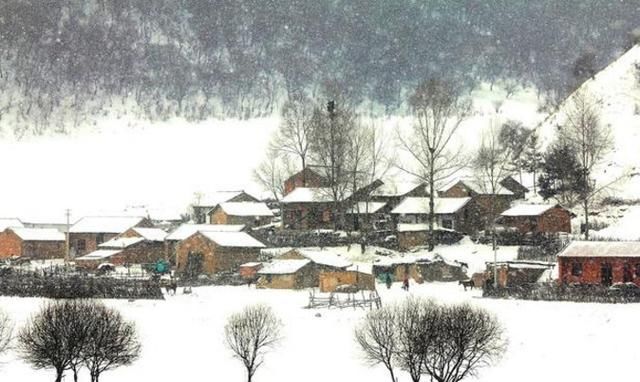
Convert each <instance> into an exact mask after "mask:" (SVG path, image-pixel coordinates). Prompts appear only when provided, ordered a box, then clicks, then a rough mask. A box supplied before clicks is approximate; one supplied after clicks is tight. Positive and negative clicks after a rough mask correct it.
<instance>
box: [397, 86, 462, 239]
mask: <svg viewBox="0 0 640 382" xmlns="http://www.w3.org/2000/svg"><path fill="white" fill-rule="evenodd" d="M409 103H410V105H411V108H412V110H413V115H414V123H413V131H412V134H410V135H409V136H403V134H401V133H400V132H398V139H399V142H400V146H401V147H402V148H403V149H404V150H406V151H407V152H408V153H409V154H410V156H411V157H412V158H413V160H414V162H415V163H416V164H417V166H415V168H409V167H406V166H402V165H400V166H399V167H400V169H401V170H403V171H405V172H407V173H409V174H411V175H414V176H416V177H418V178H419V179H421V180H423V181H425V182H426V183H427V184H428V185H429V238H428V240H429V243H428V244H429V251H432V250H433V248H434V246H435V243H434V237H433V227H434V223H435V210H434V198H435V191H436V188H435V187H436V184H437V183H439V182H441V181H443V180H445V179H447V178H449V177H451V176H453V175H454V174H455V173H457V172H458V171H460V170H461V169H462V168H464V167H465V166H466V165H467V160H466V157H465V156H464V155H463V147H462V145H459V146H457V149H454V150H451V146H452V145H451V142H452V139H453V137H454V136H455V134H456V132H457V131H458V129H459V127H460V124H461V123H462V122H463V121H464V120H465V119H466V118H467V116H468V115H469V112H470V110H471V104H470V103H469V102H467V101H465V100H463V99H462V97H461V96H460V94H459V93H458V91H457V90H456V89H455V88H454V87H453V85H452V84H450V83H448V82H445V81H440V80H435V79H431V80H429V81H425V82H423V83H421V84H420V85H419V86H418V87H417V88H416V90H415V92H414V93H413V95H412V96H411V97H410V98H409Z"/></svg>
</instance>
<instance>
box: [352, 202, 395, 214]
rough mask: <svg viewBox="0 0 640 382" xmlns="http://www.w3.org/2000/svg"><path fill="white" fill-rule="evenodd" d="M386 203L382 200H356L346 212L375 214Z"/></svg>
mask: <svg viewBox="0 0 640 382" xmlns="http://www.w3.org/2000/svg"><path fill="white" fill-rule="evenodd" d="M386 205H387V203H384V202H358V203H357V204H356V205H354V206H353V207H351V208H350V209H349V210H347V213H350V214H357V213H359V214H375V213H376V212H378V211H380V210H381V209H382V208H383V207H384V206H386Z"/></svg>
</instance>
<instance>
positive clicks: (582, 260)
mask: <svg viewBox="0 0 640 382" xmlns="http://www.w3.org/2000/svg"><path fill="white" fill-rule="evenodd" d="M558 267H559V268H558V274H559V278H560V282H561V283H564V284H589V285H604V286H610V285H612V284H615V283H629V282H632V283H634V284H636V285H638V286H640V242H637V241H574V242H572V243H571V244H569V245H568V246H567V247H566V248H565V249H564V250H563V251H562V252H560V254H558Z"/></svg>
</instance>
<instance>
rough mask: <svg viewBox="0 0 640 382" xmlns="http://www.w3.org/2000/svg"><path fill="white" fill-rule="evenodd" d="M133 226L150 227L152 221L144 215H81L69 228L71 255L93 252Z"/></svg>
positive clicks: (78, 255)
mask: <svg viewBox="0 0 640 382" xmlns="http://www.w3.org/2000/svg"><path fill="white" fill-rule="evenodd" d="M133 227H140V228H144V227H147V228H152V227H153V223H152V222H151V221H150V220H149V219H148V218H144V217H132V216H88V217H83V218H82V219H80V220H78V221H77V222H76V223H75V224H74V225H72V226H71V227H70V228H69V245H70V247H71V255H72V256H71V257H80V256H84V255H86V254H88V253H90V252H93V251H95V250H97V249H98V245H100V244H102V243H104V242H106V241H108V240H111V239H113V238H114V237H116V236H118V235H119V234H121V233H123V232H125V231H127V230H128V229H130V228H133Z"/></svg>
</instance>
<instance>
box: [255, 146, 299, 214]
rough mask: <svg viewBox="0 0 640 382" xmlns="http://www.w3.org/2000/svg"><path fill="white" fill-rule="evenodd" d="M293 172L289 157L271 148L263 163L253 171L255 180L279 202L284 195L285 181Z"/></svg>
mask: <svg viewBox="0 0 640 382" xmlns="http://www.w3.org/2000/svg"><path fill="white" fill-rule="evenodd" d="M292 172H293V171H292V166H291V163H290V162H289V156H288V155H287V154H283V153H282V152H281V151H279V150H278V149H276V148H275V147H274V146H270V147H269V148H268V149H267V152H266V154H265V158H264V159H263V161H262V162H261V163H260V165H259V166H258V167H257V168H256V169H255V170H254V171H253V178H254V179H255V180H256V181H257V182H258V183H259V184H260V185H261V186H262V187H264V189H266V190H268V191H269V192H271V194H272V195H273V197H274V199H275V200H277V201H279V200H280V198H281V197H282V196H283V195H284V181H285V180H286V179H287V177H289V176H290V175H291V173H292Z"/></svg>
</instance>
